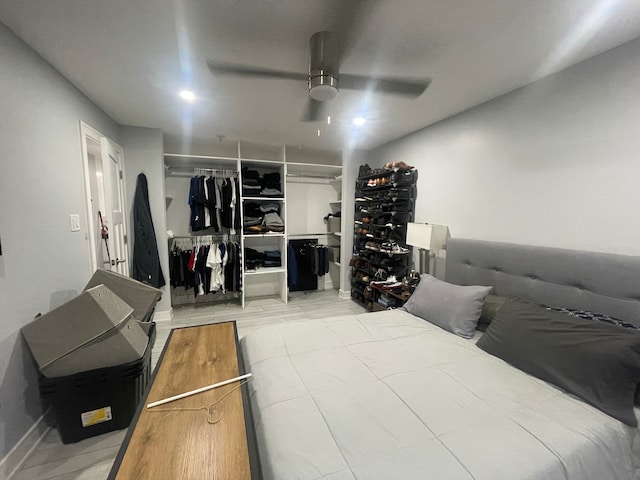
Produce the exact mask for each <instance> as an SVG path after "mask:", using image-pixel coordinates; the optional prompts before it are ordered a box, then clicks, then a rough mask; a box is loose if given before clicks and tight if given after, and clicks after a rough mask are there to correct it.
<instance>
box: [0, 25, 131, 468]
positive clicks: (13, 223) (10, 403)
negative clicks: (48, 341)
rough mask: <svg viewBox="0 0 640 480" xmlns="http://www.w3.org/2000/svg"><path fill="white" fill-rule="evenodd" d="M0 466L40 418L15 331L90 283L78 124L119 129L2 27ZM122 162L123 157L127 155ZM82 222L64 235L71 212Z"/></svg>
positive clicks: (114, 133)
mask: <svg viewBox="0 0 640 480" xmlns="http://www.w3.org/2000/svg"><path fill="white" fill-rule="evenodd" d="M0 91H1V92H2V93H0V112H2V115H0V239H1V241H2V256H0V308H1V316H0V380H1V382H2V383H1V384H0V459H2V458H4V457H5V455H6V454H7V453H8V452H9V451H10V450H11V448H12V447H13V446H14V445H15V444H16V443H17V442H18V441H19V440H20V439H21V438H22V437H23V436H24V434H25V433H26V432H27V430H28V429H29V428H30V427H31V426H32V425H33V424H34V422H35V421H36V420H37V419H38V418H39V417H40V416H41V414H42V407H41V404H40V400H39V394H38V390H37V380H36V376H35V369H34V367H33V365H32V363H31V359H30V357H29V355H28V352H26V349H25V347H24V346H23V343H22V340H21V337H20V328H21V327H22V326H24V325H25V324H27V323H28V322H29V321H30V320H31V319H32V318H33V316H34V315H35V314H37V313H38V312H43V313H44V312H47V311H49V310H51V309H52V308H54V307H56V306H59V305H60V304H62V303H64V302H65V301H66V300H68V299H70V298H71V297H73V296H75V295H76V294H77V293H78V292H79V291H80V290H82V288H83V287H84V284H85V283H86V282H87V280H88V279H89V276H90V273H91V272H90V262H89V246H88V242H87V240H86V238H85V234H86V226H87V221H86V211H85V197H84V186H83V173H82V151H81V143H80V121H84V122H86V123H88V124H89V125H91V126H93V127H94V128H96V129H97V130H99V131H100V132H102V133H103V134H104V135H107V136H109V137H110V138H112V139H113V140H115V141H116V142H117V141H119V137H118V126H117V125H116V124H115V122H113V121H112V120H111V119H110V118H109V117H108V116H107V115H105V114H104V112H102V111H101V110H100V109H99V108H97V107H96V106H95V105H94V104H93V103H92V102H91V101H89V100H88V99H87V98H86V97H84V96H83V95H82V94H81V93H80V92H79V91H78V90H76V89H75V88H74V87H73V86H72V85H71V84H70V83H69V82H67V81H66V80H65V79H64V78H63V77H62V76H61V75H59V74H58V73H57V72H56V71H55V70H54V69H53V68H52V67H51V66H50V65H49V64H47V63H46V62H45V61H44V60H43V59H42V58H41V57H39V56H38V55H37V54H35V53H34V52H33V51H32V50H31V49H30V48H29V47H27V46H26V45H25V44H24V43H23V42H22V41H21V40H19V39H18V38H17V37H16V36H14V35H13V33H11V32H10V31H9V30H8V29H7V28H6V27H5V26H4V25H3V24H1V23H0ZM125 155H126V152H125ZM72 213H77V214H79V215H80V218H81V227H82V230H81V231H80V232H73V233H72V232H71V231H70V227H69V214H72Z"/></svg>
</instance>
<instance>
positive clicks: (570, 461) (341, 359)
mask: <svg viewBox="0 0 640 480" xmlns="http://www.w3.org/2000/svg"><path fill="white" fill-rule="evenodd" d="M241 345H242V352H243V355H244V358H245V362H246V368H247V370H248V371H250V372H251V373H253V375H254V378H253V380H252V381H251V382H250V383H249V388H250V393H251V401H252V409H253V416H254V422H255V426H256V435H257V439H258V449H259V452H260V461H261V464H262V470H263V475H264V478H265V479H267V480H269V479H277V480H284V479H300V480H301V479H323V480H347V479H349V480H352V479H434V480H453V479H456V480H457V479H476V480H501V479H504V480H517V479H531V480H534V479H540V480H543V479H544V480H556V479H558V480H559V479H563V480H618V479H620V480H623V479H624V480H630V479H640V470H639V469H638V467H639V465H640V463H639V458H640V455H639V452H640V443H639V441H638V440H639V437H638V430H637V429H634V428H631V427H628V426H626V425H624V424H622V423H621V422H619V421H617V420H615V419H613V418H611V417H609V416H608V415H606V414H604V413H602V412H600V411H599V410H597V409H595V408H593V407H591V406H589V405H587V404H585V403H584V402H582V401H580V400H579V399H577V398H575V397H573V396H571V395H568V394H566V393H564V392H563V391H561V390H560V389H558V388H556V387H554V386H552V385H550V384H548V383H546V382H544V381H542V380H539V379H537V378H535V377H532V376H530V375H528V374H525V373H523V372H521V371H519V370H517V369H515V368H513V367H511V366H510V365H508V364H507V363H505V362H503V361H502V360H500V359H498V358H496V357H493V356H491V355H489V354H487V353H485V352H483V351H482V350H480V349H479V348H477V347H476V345H475V343H474V342H473V341H472V340H465V339H463V338H460V337H457V336H455V335H452V334H450V333H448V332H445V331H444V330H442V329H440V328H439V327H436V326H434V325H431V324H429V323H428V322H425V321H423V320H421V319H419V318H418V317H415V316H413V315H411V314H409V313H406V312H403V311H399V310H393V311H383V312H376V313H366V314H362V315H354V316H344V317H336V318H328V319H323V320H315V321H306V322H292V323H287V324H283V325H277V326H272V327H266V328H264V329H260V330H257V331H255V332H252V333H250V334H248V335H246V336H245V337H244V338H243V339H242V342H241Z"/></svg>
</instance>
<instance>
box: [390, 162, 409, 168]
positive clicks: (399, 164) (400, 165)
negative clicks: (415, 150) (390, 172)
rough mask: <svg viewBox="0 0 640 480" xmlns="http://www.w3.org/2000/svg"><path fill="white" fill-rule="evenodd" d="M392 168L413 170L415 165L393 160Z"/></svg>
mask: <svg viewBox="0 0 640 480" xmlns="http://www.w3.org/2000/svg"><path fill="white" fill-rule="evenodd" d="M392 168H393V169H398V170H411V169H412V168H413V167H412V166H411V165H407V164H406V163H404V162H393V164H392Z"/></svg>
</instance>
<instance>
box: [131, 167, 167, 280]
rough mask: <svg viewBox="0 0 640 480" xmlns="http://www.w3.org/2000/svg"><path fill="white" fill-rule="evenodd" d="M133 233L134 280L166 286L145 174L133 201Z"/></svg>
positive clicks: (138, 181)
mask: <svg viewBox="0 0 640 480" xmlns="http://www.w3.org/2000/svg"><path fill="white" fill-rule="evenodd" d="M133 231H134V237H133V242H134V243H133V261H132V262H131V276H132V278H134V279H135V280H138V281H140V282H146V283H148V284H149V285H151V286H153V287H156V288H160V287H162V286H164V285H165V280H164V275H163V274H162V267H161V266H160V257H159V256H158V244H157V242H156V234H155V231H154V229H153V220H152V218H151V206H150V205H149V189H148V186H147V177H146V175H145V174H144V173H141V174H139V175H138V180H137V184H136V193H135V196H134V199H133Z"/></svg>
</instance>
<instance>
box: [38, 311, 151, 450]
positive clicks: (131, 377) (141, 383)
mask: <svg viewBox="0 0 640 480" xmlns="http://www.w3.org/2000/svg"><path fill="white" fill-rule="evenodd" d="M143 328H145V329H147V330H148V331H147V334H148V336H149V343H148V344H147V347H146V349H145V351H144V354H143V355H142V357H141V358H140V359H138V360H136V361H133V362H129V363H126V364H123V365H118V366H115V367H107V368H99V369H95V370H89V371H86V372H82V373H77V374H74V375H69V376H66V377H57V378H47V377H45V376H44V375H42V374H39V387H40V396H41V397H42V398H43V399H44V400H45V401H47V402H49V403H50V404H51V406H52V407H53V409H54V411H55V417H56V421H57V427H58V431H59V432H60V437H61V438H62V441H63V443H74V442H78V441H80V440H83V439H85V438H89V437H93V436H96V435H100V434H103V433H107V432H111V431H114V430H121V429H123V428H127V427H128V426H129V425H130V424H131V420H132V419H133V416H134V414H135V412H136V409H137V408H138V403H139V402H140V400H141V398H142V397H143V396H144V394H145V391H146V388H147V384H148V382H149V379H150V378H151V350H152V349H153V344H154V342H155V338H156V329H155V323H154V322H149V323H146V324H143Z"/></svg>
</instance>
